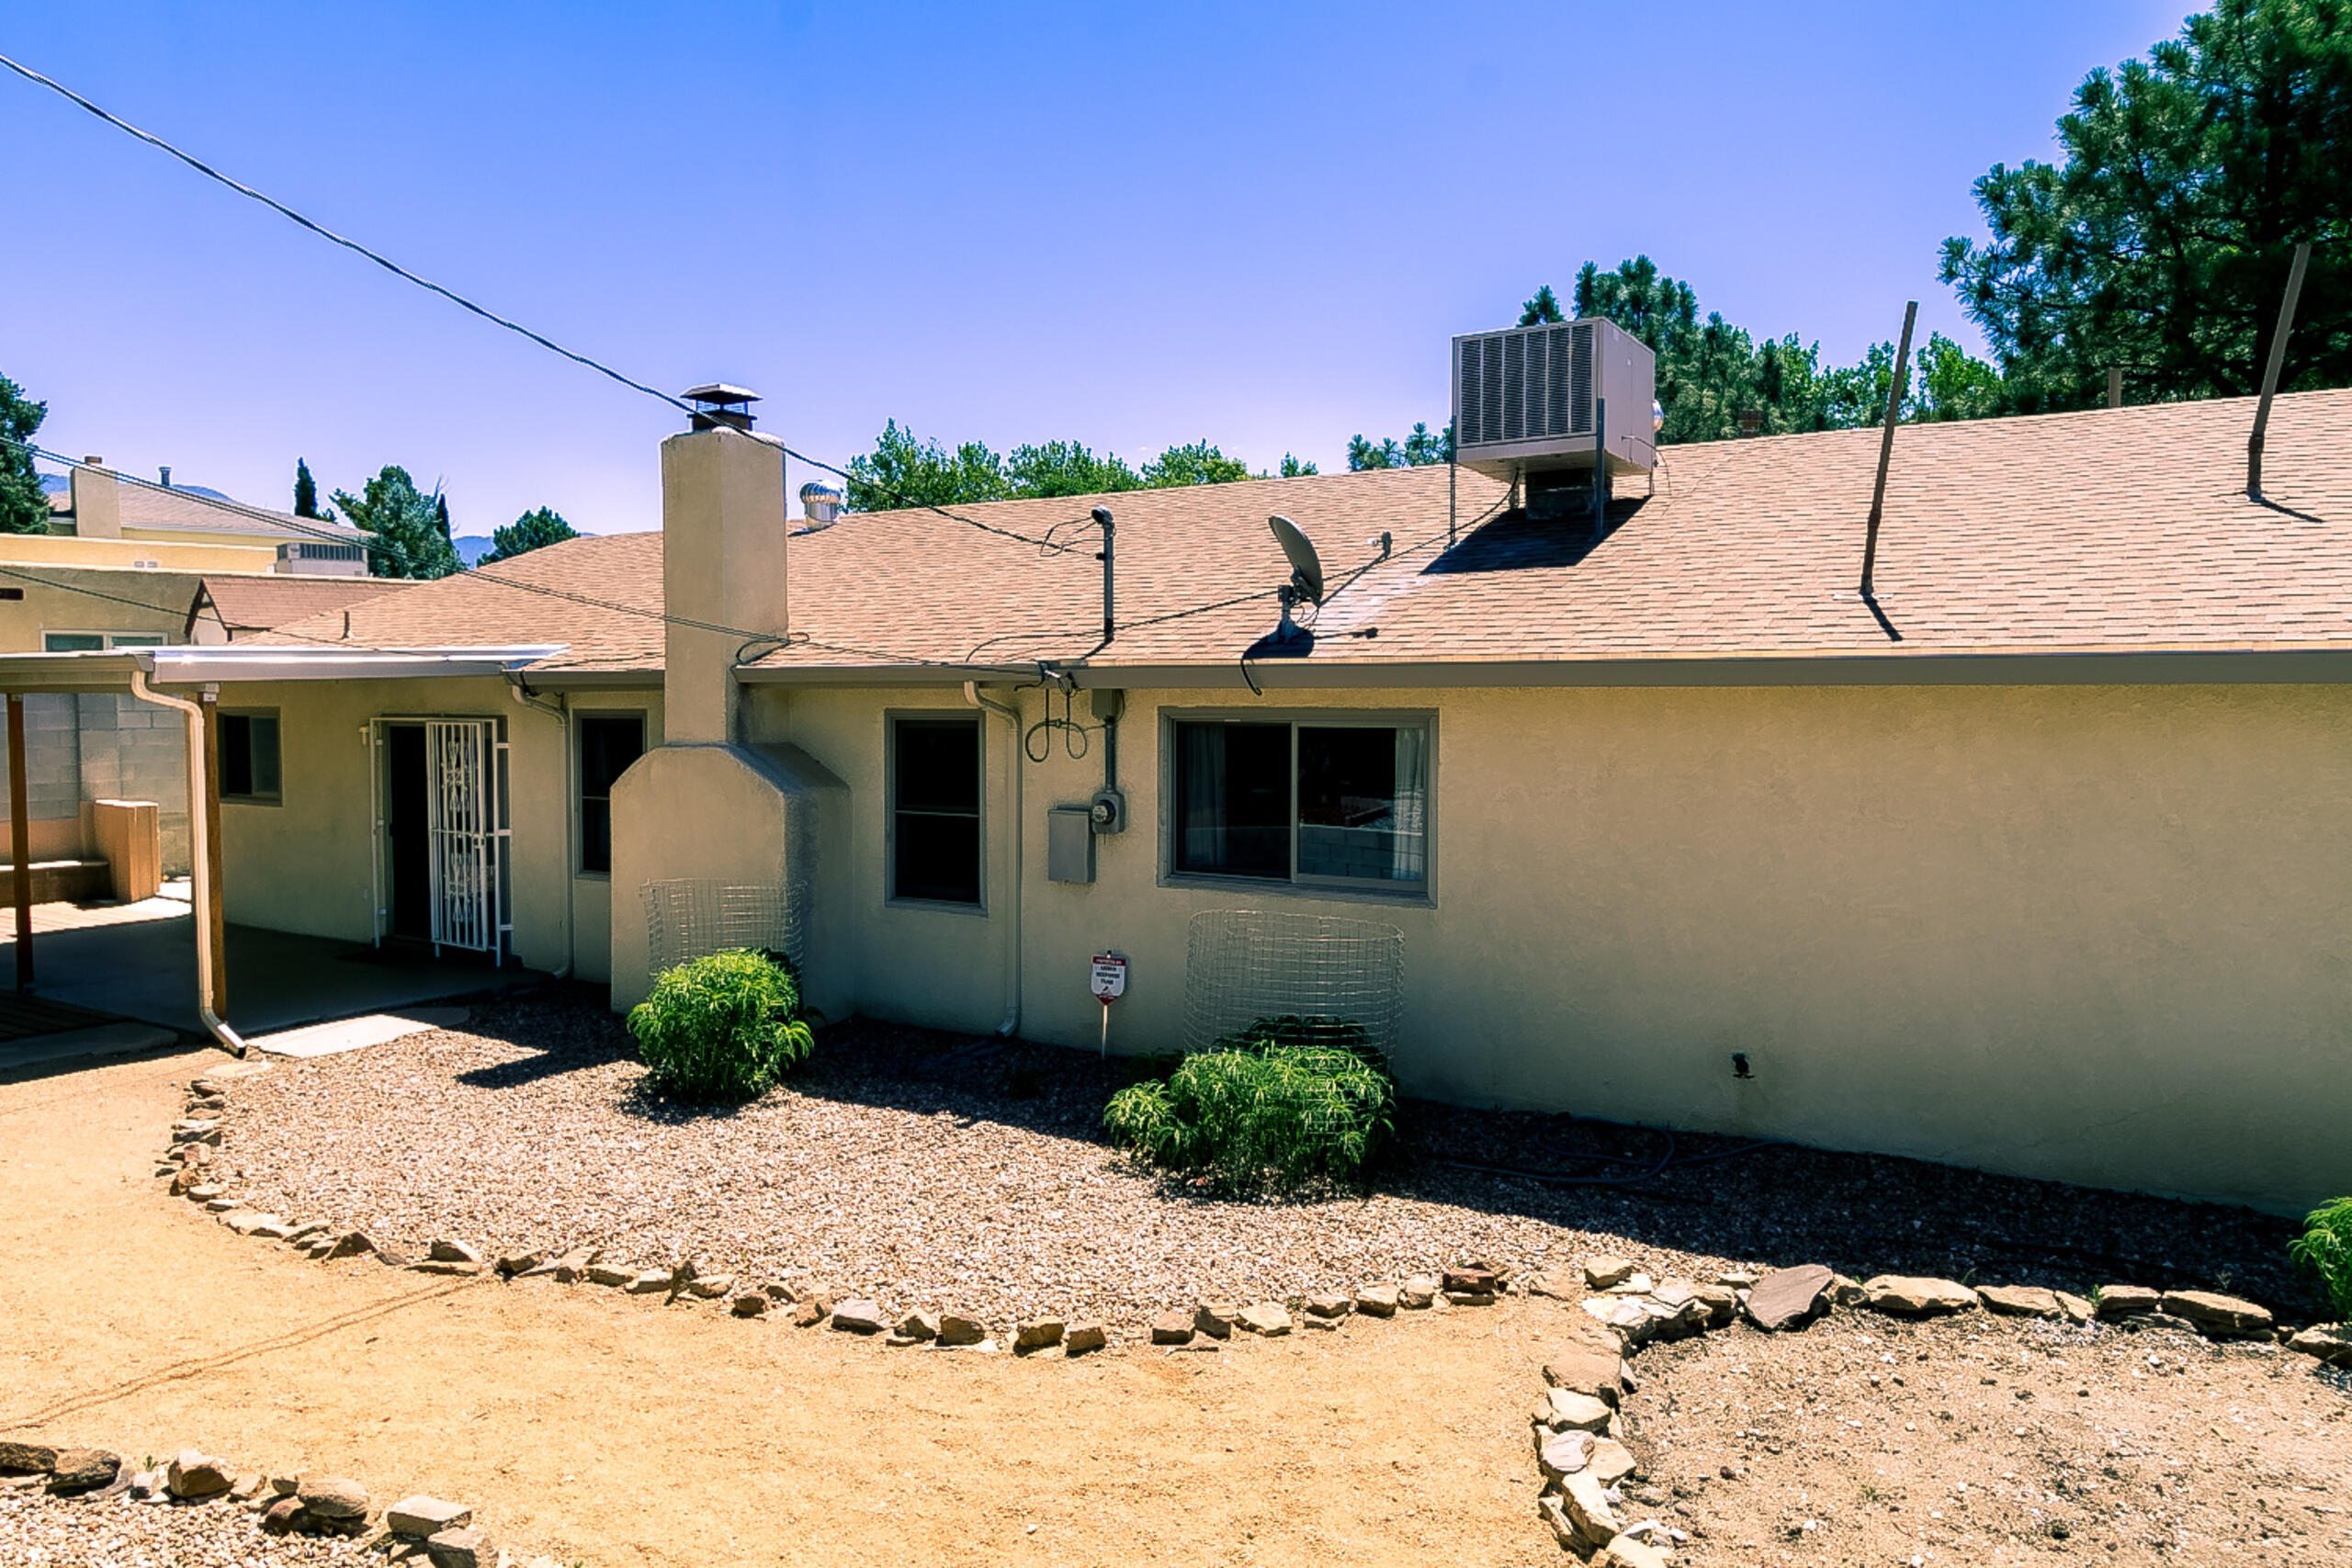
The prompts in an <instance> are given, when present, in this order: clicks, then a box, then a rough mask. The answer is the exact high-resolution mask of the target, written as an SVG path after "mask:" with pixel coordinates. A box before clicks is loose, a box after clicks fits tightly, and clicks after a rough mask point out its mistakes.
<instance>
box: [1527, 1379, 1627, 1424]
mask: <svg viewBox="0 0 2352 1568" xmlns="http://www.w3.org/2000/svg"><path fill="white" fill-rule="evenodd" d="M1538 1408H1540V1409H1541V1410H1542V1411H1543V1414H1542V1415H1541V1416H1538V1417H1537V1419H1539V1420H1541V1421H1542V1422H1543V1423H1544V1425H1545V1426H1547V1427H1551V1428H1552V1429H1553V1430H1554V1431H1555V1432H1562V1431H1571V1430H1576V1431H1586V1432H1600V1431H1605V1430H1607V1429H1608V1427H1609V1417H1610V1416H1611V1414H1613V1407H1612V1406H1611V1404H1610V1403H1609V1402H1608V1401H1607V1400H1605V1399H1602V1398H1600V1396H1599V1395H1597V1394H1590V1393H1579V1392H1577V1390H1575V1389H1572V1388H1547V1389H1545V1390H1544V1398H1543V1401H1542V1402H1541V1404H1540V1405H1539V1406H1538Z"/></svg>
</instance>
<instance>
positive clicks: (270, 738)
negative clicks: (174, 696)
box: [220, 709, 279, 806]
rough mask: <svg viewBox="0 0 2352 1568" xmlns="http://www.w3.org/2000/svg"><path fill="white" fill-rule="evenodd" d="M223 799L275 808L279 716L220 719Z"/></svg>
mask: <svg viewBox="0 0 2352 1568" xmlns="http://www.w3.org/2000/svg"><path fill="white" fill-rule="evenodd" d="M220 798H221V799H223V800H242V801H247V802H252V803H255V804H261V805H270V806H275V805H276V804H277V801H278V799H279V795H278V778H277V713H276V712H274V711H268V712H263V711H255V712H252V713H230V712H228V711H226V710H225V709H224V710H222V712H221V715H220Z"/></svg>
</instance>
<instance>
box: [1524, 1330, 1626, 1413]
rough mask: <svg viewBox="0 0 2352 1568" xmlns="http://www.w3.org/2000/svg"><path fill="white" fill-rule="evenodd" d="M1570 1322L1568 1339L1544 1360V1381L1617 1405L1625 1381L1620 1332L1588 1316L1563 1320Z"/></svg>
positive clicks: (1566, 1337) (1603, 1402) (1570, 1391)
mask: <svg viewBox="0 0 2352 1568" xmlns="http://www.w3.org/2000/svg"><path fill="white" fill-rule="evenodd" d="M1562 1322H1563V1323H1565V1324H1566V1325H1567V1333H1566V1336H1565V1342H1564V1343H1563V1344H1561V1345H1560V1346H1559V1347H1558V1348H1556V1349H1555V1350H1554V1351H1553V1352H1552V1354H1551V1357H1550V1359H1548V1360H1546V1361H1545V1362H1544V1382H1547V1383H1549V1384H1550V1385H1551V1386H1552V1387H1554V1388H1564V1389H1566V1390H1567V1391H1568V1392H1569V1393H1588V1394H1590V1395H1591V1396H1592V1397H1593V1398H1595V1399H1598V1400H1600V1402H1601V1403H1602V1404H1611V1405H1613V1404H1617V1402H1618V1401H1619V1399H1620V1398H1621V1397H1622V1396H1623V1390H1624V1383H1623V1379H1622V1378H1621V1377H1620V1375H1619V1374H1620V1371H1621V1370H1622V1369H1623V1366H1624V1358H1623V1348H1624V1347H1623V1342H1622V1341H1621V1340H1620V1339H1619V1338H1618V1337H1617V1335H1616V1334H1614V1333H1612V1332H1611V1330H1610V1329H1608V1328H1607V1327H1605V1326H1603V1325H1600V1324H1598V1323H1594V1322H1593V1321H1592V1320H1591V1319H1589V1318H1585V1319H1581V1320H1580V1319H1577V1318H1576V1317H1573V1316H1570V1317H1567V1318H1564V1319H1562Z"/></svg>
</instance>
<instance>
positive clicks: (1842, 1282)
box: [1829, 1274, 1870, 1307]
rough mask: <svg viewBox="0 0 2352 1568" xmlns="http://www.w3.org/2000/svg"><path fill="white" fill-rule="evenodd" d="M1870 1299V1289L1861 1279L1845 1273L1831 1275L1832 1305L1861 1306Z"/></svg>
mask: <svg viewBox="0 0 2352 1568" xmlns="http://www.w3.org/2000/svg"><path fill="white" fill-rule="evenodd" d="M1869 1299H1870V1291H1869V1289H1868V1288H1867V1287H1865V1286H1864V1285H1863V1284H1862V1283H1861V1282H1860V1280H1852V1279H1849V1278H1848V1277H1847V1276H1845V1275H1843V1274H1832V1275H1831V1276H1830V1277H1829V1304H1830V1305H1832V1306H1841V1307H1849V1306H1860V1305H1861V1304H1862V1303H1864V1302H1866V1301H1868V1300H1869Z"/></svg>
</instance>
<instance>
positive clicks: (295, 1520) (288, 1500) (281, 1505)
mask: <svg viewBox="0 0 2352 1568" xmlns="http://www.w3.org/2000/svg"><path fill="white" fill-rule="evenodd" d="M302 1518H303V1508H302V1504H301V1500H300V1498H296V1497H280V1498H279V1499H277V1501H276V1502H275V1503H272V1504H271V1505H270V1506H269V1507H268V1508H267V1509H266V1511H265V1512H264V1513H263V1514H262V1517H261V1528H262V1529H264V1530H265V1531H266V1532H268V1533H269V1534H271V1535H290V1534H292V1533H293V1532H294V1530H295V1529H296V1528H297V1527H299V1526H300V1524H301V1522H302Z"/></svg>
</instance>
